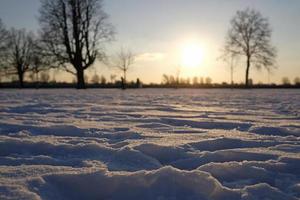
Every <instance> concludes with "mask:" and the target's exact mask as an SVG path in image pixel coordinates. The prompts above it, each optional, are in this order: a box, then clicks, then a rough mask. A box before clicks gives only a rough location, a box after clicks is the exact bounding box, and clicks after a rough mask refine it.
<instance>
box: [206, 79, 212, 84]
mask: <svg viewBox="0 0 300 200" xmlns="http://www.w3.org/2000/svg"><path fill="white" fill-rule="evenodd" d="M211 83H212V79H211V78H210V77H206V78H205V84H207V85H211Z"/></svg>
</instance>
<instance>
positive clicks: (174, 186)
mask: <svg viewBox="0 0 300 200" xmlns="http://www.w3.org/2000/svg"><path fill="white" fill-rule="evenodd" d="M43 179H44V180H45V182H44V183H42V184H41V185H39V186H38V192H41V193H42V194H41V197H42V198H44V199H54V198H55V199H74V200H75V199H78V200H79V199H90V200H93V199H111V200H121V199H122V200H131V199H145V200H153V199H166V200H167V199H182V200H185V199H191V200H193V199H195V200H199V199H207V200H208V199H214V200H223V199H228V200H229V199H231V200H235V199H240V194H239V192H236V191H232V190H229V189H227V188H224V187H222V185H221V184H220V183H219V182H218V181H217V180H216V179H214V178H213V177H212V176H210V175H209V174H207V173H205V172H201V171H191V172H188V171H180V170H176V169H174V168H172V167H163V168H161V169H159V170H155V171H152V172H146V171H140V172H136V173H130V174H111V173H106V174H105V173H102V172H97V173H91V174H58V175H50V176H44V177H43ZM35 187H37V186H36V185H35ZM45 190H46V191H50V192H47V194H45V193H43V192H42V191H45ZM43 195H45V196H43Z"/></svg>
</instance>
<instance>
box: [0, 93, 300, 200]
mask: <svg viewBox="0 0 300 200" xmlns="http://www.w3.org/2000/svg"><path fill="white" fill-rule="evenodd" d="M0 199H46V200H50V199H58V200H60V199H61V200H63V199H75V200H77V199H78V200H79V199H91V200H93V199H95V200H96V199H104V200H135V199H145V200H179V199H180V200H185V199H186V200H223V199H224V200H261V199H262V200H264V199H265V200H267V199H272V200H286V199H287V200H297V199H300V91H299V90H217V89H215V90H192V89H186V90H172V89H160V90H156V89H143V90H127V91H125V92H124V91H119V90H97V89H95V90H86V91H76V90H65V89H63V90H1V91H0Z"/></svg>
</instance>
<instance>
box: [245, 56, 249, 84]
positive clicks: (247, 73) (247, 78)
mask: <svg viewBox="0 0 300 200" xmlns="http://www.w3.org/2000/svg"><path fill="white" fill-rule="evenodd" d="M249 70H250V58H249V57H247V68H246V80H245V87H246V88H249Z"/></svg>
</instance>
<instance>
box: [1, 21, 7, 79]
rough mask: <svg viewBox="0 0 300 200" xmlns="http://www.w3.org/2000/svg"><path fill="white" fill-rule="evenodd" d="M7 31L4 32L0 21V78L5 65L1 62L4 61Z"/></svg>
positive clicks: (4, 29)
mask: <svg viewBox="0 0 300 200" xmlns="http://www.w3.org/2000/svg"><path fill="white" fill-rule="evenodd" d="M7 40H8V31H7V30H6V28H5V26H4V24H3V23H2V20H1V19H0V76H1V75H3V74H4V73H5V68H4V67H5V65H4V62H3V60H4V59H5V50H6V47H7Z"/></svg>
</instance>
